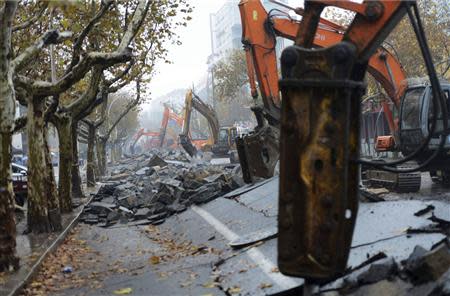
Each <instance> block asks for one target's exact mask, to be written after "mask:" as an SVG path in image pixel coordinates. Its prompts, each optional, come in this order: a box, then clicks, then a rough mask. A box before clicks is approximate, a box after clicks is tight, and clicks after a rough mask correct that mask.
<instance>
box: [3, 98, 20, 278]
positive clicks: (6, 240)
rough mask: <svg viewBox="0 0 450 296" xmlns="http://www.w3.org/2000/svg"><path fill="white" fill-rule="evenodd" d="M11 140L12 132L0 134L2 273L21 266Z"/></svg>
mask: <svg viewBox="0 0 450 296" xmlns="http://www.w3.org/2000/svg"><path fill="white" fill-rule="evenodd" d="M1 107H2V106H0V109H1ZM0 112H1V110H0ZM0 114H1V113H0ZM11 140H12V134H11V133H10V132H6V133H3V132H2V133H0V272H1V271H5V270H11V269H12V268H14V269H17V268H18V265H19V259H18V258H17V257H16V256H15V254H16V222H15V219H14V193H13V186H12V182H11Z"/></svg>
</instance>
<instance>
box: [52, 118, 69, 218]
mask: <svg viewBox="0 0 450 296" xmlns="http://www.w3.org/2000/svg"><path fill="white" fill-rule="evenodd" d="M56 128H57V130H58V138H59V184H58V192H59V206H60V209H61V212H62V213H70V212H72V198H71V195H72V163H73V160H72V153H73V151H72V136H71V132H72V118H71V117H70V116H68V115H66V114H63V115H60V116H59V117H58V119H57V120H56Z"/></svg>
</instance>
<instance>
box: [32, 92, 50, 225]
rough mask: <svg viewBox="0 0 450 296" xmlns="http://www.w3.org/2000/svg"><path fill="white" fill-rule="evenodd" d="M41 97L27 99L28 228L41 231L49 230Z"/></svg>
mask: <svg viewBox="0 0 450 296" xmlns="http://www.w3.org/2000/svg"><path fill="white" fill-rule="evenodd" d="M44 103H45V100H44V99H43V98H34V97H30V98H29V99H28V115H27V116H28V121H27V132H28V142H29V148H28V174H27V178H28V196H27V200H28V210H27V214H28V216H27V223H28V230H29V231H32V232H35V233H41V232H50V231H51V227H50V221H49V219H48V201H47V195H46V194H44V193H45V192H46V190H45V188H44V184H45V181H46V180H45V179H46V178H45V171H46V163H45V153H44V152H45V149H44V146H45V145H46V143H45V142H44V111H45V110H44V107H45V106H44V105H45V104H44Z"/></svg>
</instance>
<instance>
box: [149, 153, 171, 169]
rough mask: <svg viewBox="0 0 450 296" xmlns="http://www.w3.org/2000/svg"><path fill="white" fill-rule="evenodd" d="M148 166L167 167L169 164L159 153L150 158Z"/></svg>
mask: <svg viewBox="0 0 450 296" xmlns="http://www.w3.org/2000/svg"><path fill="white" fill-rule="evenodd" d="M147 166H148V167H156V166H159V167H161V168H162V167H165V166H167V162H165V161H164V160H163V159H162V158H161V157H159V156H158V155H156V154H155V155H153V156H152V158H150V160H149V161H148V163H147Z"/></svg>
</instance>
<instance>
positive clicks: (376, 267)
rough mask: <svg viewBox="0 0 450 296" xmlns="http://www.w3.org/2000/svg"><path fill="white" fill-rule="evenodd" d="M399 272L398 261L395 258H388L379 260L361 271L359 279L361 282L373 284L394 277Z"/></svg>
mask: <svg viewBox="0 0 450 296" xmlns="http://www.w3.org/2000/svg"><path fill="white" fill-rule="evenodd" d="M396 272H397V263H396V262H395V260H394V259H393V258H386V259H382V260H380V261H377V262H375V263H373V264H371V265H370V266H369V268H368V269H367V270H366V271H365V272H363V273H361V274H360V275H359V276H358V278H357V280H358V283H359V284H363V285H365V284H372V283H376V282H379V281H382V280H386V279H389V278H392V277H393V276H394V275H395V273H396Z"/></svg>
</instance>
